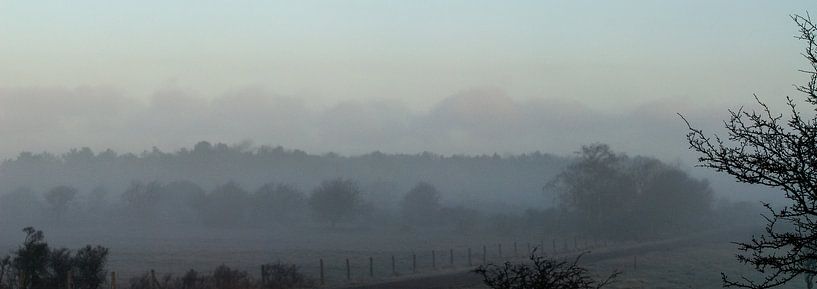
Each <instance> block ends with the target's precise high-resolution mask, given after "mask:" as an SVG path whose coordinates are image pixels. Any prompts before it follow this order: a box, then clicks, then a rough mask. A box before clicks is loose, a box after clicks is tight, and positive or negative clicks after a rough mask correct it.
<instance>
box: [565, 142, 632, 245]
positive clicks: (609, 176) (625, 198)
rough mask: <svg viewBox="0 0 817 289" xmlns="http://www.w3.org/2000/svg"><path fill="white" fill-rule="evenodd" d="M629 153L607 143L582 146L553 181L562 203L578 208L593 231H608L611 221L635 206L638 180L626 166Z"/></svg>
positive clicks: (588, 227) (582, 225) (580, 215)
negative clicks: (625, 168)
mask: <svg viewBox="0 0 817 289" xmlns="http://www.w3.org/2000/svg"><path fill="white" fill-rule="evenodd" d="M626 159H627V156H625V155H620V154H616V153H615V152H613V151H612V150H611V149H610V147H609V146H608V145H606V144H592V145H587V146H582V148H581V151H580V152H578V159H577V160H576V161H575V162H574V163H572V164H571V165H569V166H568V167H567V168H565V169H564V171H562V172H561V173H560V174H558V175H557V176H556V177H555V178H554V179H553V180H551V181H550V183H549V187H550V188H553V189H555V190H557V191H558V192H559V200H560V202H561V206H562V207H563V208H565V209H566V210H568V211H573V212H575V213H576V214H577V215H578V216H579V218H580V220H579V221H580V225H581V227H582V228H584V229H585V230H588V231H589V232H591V233H596V234H598V233H609V232H607V231H609V230H610V229H611V228H610V227H611V226H609V223H608V222H609V221H611V220H617V219H621V218H623V216H622V212H625V211H626V209H627V208H630V207H632V204H631V201H632V200H633V199H634V196H635V194H636V190H635V183H634V182H633V179H632V178H631V176H629V175H628V174H627V173H626V172H625V171H624V169H623V167H624V166H625V161H626Z"/></svg>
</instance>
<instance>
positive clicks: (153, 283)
mask: <svg viewBox="0 0 817 289" xmlns="http://www.w3.org/2000/svg"><path fill="white" fill-rule="evenodd" d="M150 279H152V280H150V281H151V282H150V288H156V287H159V286H156V285H159V280H156V271H153V269H150Z"/></svg>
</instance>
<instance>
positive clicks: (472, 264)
mask: <svg viewBox="0 0 817 289" xmlns="http://www.w3.org/2000/svg"><path fill="white" fill-rule="evenodd" d="M468 266H469V267H470V266H474V263H472V262H471V247H468Z"/></svg>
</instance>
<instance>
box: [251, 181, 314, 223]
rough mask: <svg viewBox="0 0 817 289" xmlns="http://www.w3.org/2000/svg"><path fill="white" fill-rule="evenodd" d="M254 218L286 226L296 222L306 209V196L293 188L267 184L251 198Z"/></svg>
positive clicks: (285, 185)
mask: <svg viewBox="0 0 817 289" xmlns="http://www.w3.org/2000/svg"><path fill="white" fill-rule="evenodd" d="M252 198H253V206H254V210H253V211H254V217H255V218H258V219H260V220H262V221H266V222H270V221H272V222H277V223H280V224H287V223H292V222H295V221H297V220H298V219H299V218H300V217H302V215H301V214H302V212H304V210H305V209H306V204H307V203H306V196H305V195H304V194H303V193H302V192H301V191H299V190H298V189H297V188H295V186H292V185H287V184H273V183H268V184H265V185H263V186H261V187H260V188H258V191H256V192H255V194H254V195H253V196H252Z"/></svg>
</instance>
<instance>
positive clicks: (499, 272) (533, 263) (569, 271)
mask: <svg viewBox="0 0 817 289" xmlns="http://www.w3.org/2000/svg"><path fill="white" fill-rule="evenodd" d="M581 257H582V255H579V256H578V257H576V259H574V260H573V261H566V260H556V259H551V258H546V257H544V256H537V255H536V254H535V252H534V253H532V254H531V256H530V262H527V263H512V262H505V263H504V264H502V265H494V264H490V265H484V266H479V267H478V268H477V269H475V270H474V272H475V273H477V274H480V275H482V279H483V282H484V283H485V285H487V286H488V287H490V288H492V289H600V288H603V287H605V286H607V285H609V284H610V283H612V282H613V281H614V280H615V278H616V277H618V275H619V274H620V272H618V271H616V272H613V273H612V274H610V275H609V276H607V277H606V278H603V279H600V280H599V279H597V278H595V277H594V276H593V274H591V273H590V271H589V270H587V268H584V267H582V266H580V265H579V260H580V259H581Z"/></svg>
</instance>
